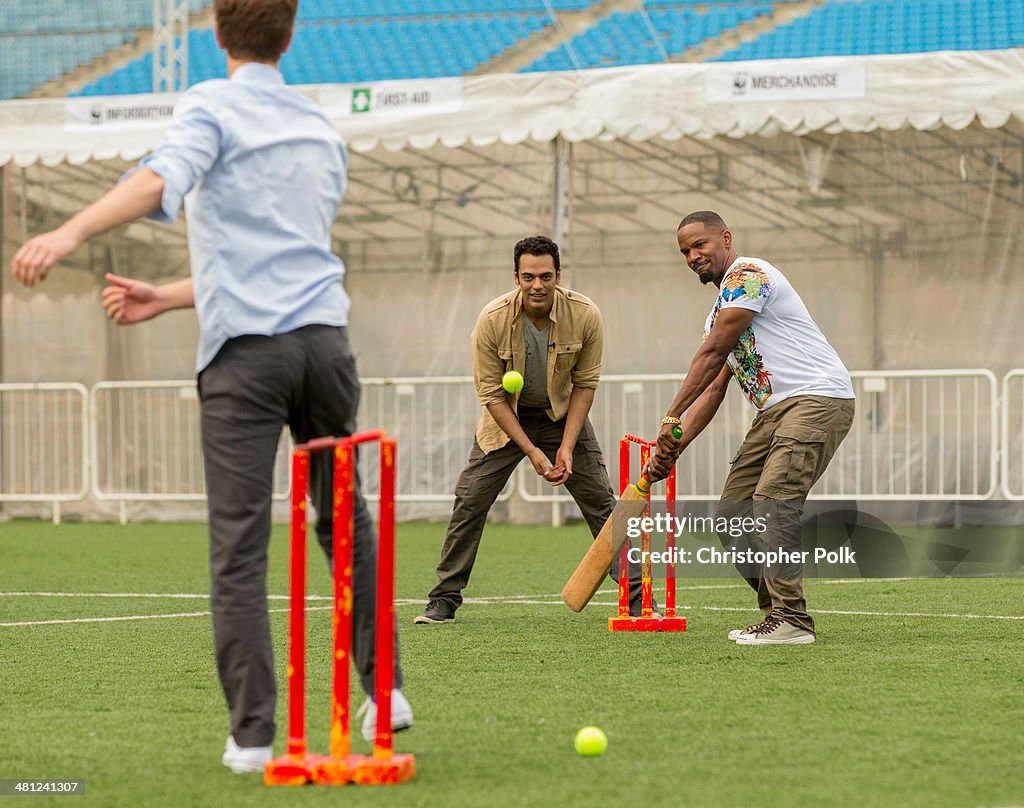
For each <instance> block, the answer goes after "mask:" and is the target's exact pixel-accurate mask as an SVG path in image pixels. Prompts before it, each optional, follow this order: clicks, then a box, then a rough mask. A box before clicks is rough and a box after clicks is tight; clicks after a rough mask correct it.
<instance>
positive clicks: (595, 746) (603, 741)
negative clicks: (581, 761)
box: [576, 727, 608, 757]
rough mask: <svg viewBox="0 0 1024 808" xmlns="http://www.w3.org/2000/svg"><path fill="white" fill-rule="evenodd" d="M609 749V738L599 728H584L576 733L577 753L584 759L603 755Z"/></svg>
mask: <svg viewBox="0 0 1024 808" xmlns="http://www.w3.org/2000/svg"><path fill="white" fill-rule="evenodd" d="M607 748H608V736H607V735H605V734H604V732H602V731H601V730H600V729H598V728H597V727H584V728H583V729H581V730H580V731H579V732H577V733H576V751H577V752H578V753H579V754H580V755H582V756H583V757H597V756H598V755H603V754H604V750H605V749H607Z"/></svg>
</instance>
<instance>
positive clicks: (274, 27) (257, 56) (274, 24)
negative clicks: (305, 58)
mask: <svg viewBox="0 0 1024 808" xmlns="http://www.w3.org/2000/svg"><path fill="white" fill-rule="evenodd" d="M298 9H299V0H213V14H214V17H215V19H216V20H217V31H218V33H219V34H220V41H221V44H222V45H223V46H224V48H225V50H227V52H228V54H229V55H230V56H231V57H232V58H234V59H254V60H256V61H260V62H276V61H277V60H278V59H280V58H281V54H282V53H284V49H285V48H286V47H288V40H289V38H290V37H291V35H292V28H293V27H294V25H295V14H296V12H297V11H298Z"/></svg>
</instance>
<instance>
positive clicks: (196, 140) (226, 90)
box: [12, 0, 413, 772]
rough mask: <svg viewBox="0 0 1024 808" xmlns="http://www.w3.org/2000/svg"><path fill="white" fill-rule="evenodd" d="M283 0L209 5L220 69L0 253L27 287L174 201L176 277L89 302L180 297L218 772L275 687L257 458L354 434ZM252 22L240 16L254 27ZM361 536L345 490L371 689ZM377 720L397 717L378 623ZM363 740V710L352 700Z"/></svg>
mask: <svg viewBox="0 0 1024 808" xmlns="http://www.w3.org/2000/svg"><path fill="white" fill-rule="evenodd" d="M297 2H298V0H215V2H214V13H215V16H216V23H217V41H218V44H219V45H220V46H221V47H222V48H223V49H224V50H226V51H227V61H228V78H227V79H216V80H212V81H206V82H203V83H201V84H199V85H197V86H195V87H193V88H191V89H190V90H189V91H188V92H186V93H185V94H184V95H183V97H182V98H181V100H180V101H179V102H178V105H177V106H176V108H175V111H174V118H173V121H172V122H171V124H170V125H169V126H168V129H167V133H166V139H165V141H164V143H163V144H162V145H160V146H159V147H158V148H157V149H156V150H155V151H154V152H153V153H152V154H151V155H149V156H148V157H146V158H144V159H143V160H142V161H141V163H140V164H139V166H137V167H136V168H135V169H133V170H132V171H130V172H129V173H128V174H126V175H125V177H124V178H123V179H122V181H121V182H120V183H119V184H118V186H117V187H116V188H114V189H113V190H111V191H110V192H109V193H107V194H106V195H105V196H104V197H103V198H101V199H100V200H99V201H97V202H96V203H94V204H93V205H91V206H89V207H88V208H86V209H85V210H83V211H82V212H81V213H79V214H78V215H76V216H74V217H73V218H71V219H70V220H69V221H68V222H66V223H65V224H64V225H62V226H61V227H59V228H57V229H56V230H53V231H51V232H49V233H45V234H43V235H41V236H37V237H36V238H33V239H31V240H30V241H28V242H26V243H25V244H24V245H23V246H22V248H21V249H20V250H19V251H18V252H17V254H16V255H15V256H14V259H13V261H12V268H13V271H14V277H15V278H16V279H17V280H18V281H20V282H21V283H23V284H25V285H26V286H32V285H33V284H34V283H35V281H36V280H42V279H44V278H45V277H46V275H47V274H48V273H49V271H50V270H51V269H52V268H53V266H54V265H55V264H56V263H57V262H58V261H59V260H60V259H62V258H64V257H65V256H67V255H68V254H69V253H71V252H73V251H74V250H75V249H77V248H78V247H79V246H80V245H81V244H83V243H84V242H85V241H87V240H88V239H90V238H92V237H93V236H96V235H99V234H100V233H104V232H106V231H107V230H109V229H111V228H113V227H116V226H118V225H121V224H125V223H127V222H130V221H133V220H135V219H137V218H140V217H144V216H149V217H152V218H154V219H157V220H158V221H164V222H173V221H174V220H175V218H176V217H177V215H178V211H179V210H180V208H181V206H182V201H183V200H185V211H186V219H187V222H188V240H189V254H190V259H191V271H192V277H191V278H189V279H185V280H181V281H176V282H173V283H169V284H164V285H161V286H152V285H150V284H146V283H141V282H138V281H133V280H130V279H127V278H121V277H118V276H115V275H108V276H107V280H108V282H109V283H110V286H108V287H107V288H106V289H105V290H104V293H103V302H104V306H105V308H106V310H107V314H108V315H109V316H110V317H111V318H112V319H114V320H115V321H117V322H119V323H122V324H128V323H137V322H141V321H143V320H148V319H150V318H152V317H155V316H157V315H159V314H161V313H163V312H165V311H168V310H170V309H175V308H185V307H189V306H193V305H194V306H195V308H196V311H197V314H198V317H199V326H200V341H199V351H198V357H197V361H196V371H197V373H198V377H199V378H198V387H199V396H200V402H201V413H202V441H203V458H204V464H205V472H206V488H207V497H208V502H209V523H210V602H211V609H212V611H213V627H214V642H215V648H216V655H217V668H218V673H219V675H220V681H221V686H222V687H223V690H224V694H225V697H226V699H227V703H228V709H229V712H230V719H231V735H230V736H229V738H228V742H227V746H226V748H225V752H224V755H223V758H222V760H223V763H224V765H226V766H228V767H229V768H231V769H232V770H233V771H238V772H245V771H262V770H263V766H264V764H265V763H266V762H267V761H269V760H270V758H271V756H272V741H273V738H274V731H275V725H274V708H275V702H276V685H275V681H274V664H273V653H272V646H271V637H270V626H269V619H268V616H267V594H266V569H267V545H268V543H269V539H270V511H271V493H272V483H273V471H274V459H275V455H276V451H277V444H278V439H279V437H280V434H281V430H282V428H283V427H284V426H285V425H287V426H288V427H289V428H290V429H291V432H292V435H293V436H294V437H295V439H296V441H297V442H305V441H307V440H309V439H311V438H315V437H321V436H325V435H335V436H343V435H350V434H352V433H353V432H354V431H355V416H356V410H357V407H358V403H359V380H358V376H357V374H356V366H355V359H354V357H353V355H352V351H351V349H350V347H349V343H348V335H347V327H346V326H347V324H348V310H349V299H348V296H347V295H346V293H345V289H344V286H343V285H342V278H343V276H344V271H345V268H344V266H343V264H342V263H341V261H340V260H339V259H338V258H337V257H336V256H334V255H333V254H332V253H331V251H330V243H331V224H332V223H333V222H334V218H335V215H336V214H337V209H338V205H339V204H340V203H341V198H342V195H343V194H344V192H345V184H346V169H347V160H348V158H347V155H346V152H345V147H344V144H343V142H342V140H341V137H340V136H339V134H338V133H337V131H336V130H335V129H334V127H333V126H331V124H330V122H329V121H328V120H327V119H326V118H325V117H324V116H323V114H322V113H321V112H320V110H319V109H318V108H317V107H316V105H315V104H314V103H313V102H312V101H310V100H309V99H307V98H305V97H304V96H302V95H300V94H298V93H296V92H294V91H293V90H290V89H289V88H288V87H286V86H285V83H284V79H283V78H282V76H281V73H280V72H279V71H278V69H277V65H278V62H279V60H280V57H281V54H282V53H283V52H284V51H285V49H286V48H287V47H288V44H289V42H290V40H291V35H292V29H293V24H294V19H295V13H296V10H297ZM257 22H258V24H256V23H257ZM311 461H312V462H311V486H310V491H311V493H312V497H313V501H314V504H315V505H316V511H317V514H318V523H317V535H318V537H319V539H320V543H321V545H322V546H323V548H324V550H325V552H326V553H327V555H328V558H330V556H331V550H332V543H331V536H332V530H331V528H332V524H331V512H332V508H331V504H330V503H331V500H332V494H331V490H332V486H331V477H332V468H331V464H330V461H331V458H330V456H329V453H323V452H321V453H317V454H314V455H313V457H312V458H311ZM375 545H376V536H375V534H374V530H373V524H372V519H371V516H370V514H369V511H368V510H367V508H366V503H365V501H364V500H363V497H362V495H361V494H360V493H359V491H358V489H357V491H356V502H355V542H354V559H353V567H354V569H353V579H354V593H353V594H354V627H353V647H352V651H353V658H354V660H355V664H356V668H357V670H358V672H359V676H360V681H361V683H362V685H363V689H364V690H365V691H366V692H367V693H368V694H369V693H372V692H373V688H374V620H375V614H374V607H375V602H374V582H375V579H376V569H375V565H376V553H375ZM395 643H396V649H395V679H394V685H395V690H394V691H393V693H394V697H393V700H392V727H393V728H394V729H395V730H398V729H405V728H406V727H408V726H410V725H411V724H412V718H413V717H412V710H411V708H410V707H409V704H408V702H407V701H406V700H405V697H404V696H403V695H402V692H401V689H400V688H401V686H402V673H401V669H400V667H399V664H398V652H397V630H396V635H395ZM365 707H366V716H365V720H364V722H363V734H364V736H367V737H372V734H373V728H374V726H375V716H376V707H375V705H374V704H373V703H372V701H371V700H369V699H368V700H367V704H366V705H365Z"/></svg>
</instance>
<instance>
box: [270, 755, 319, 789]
mask: <svg viewBox="0 0 1024 808" xmlns="http://www.w3.org/2000/svg"><path fill="white" fill-rule="evenodd" d="M323 759H324V758H323V756H322V755H290V754H284V755H279V756H278V757H276V758H274V759H273V760H271V761H270V763H268V764H267V765H266V766H265V767H264V768H263V782H264V783H266V784H267V785H268V786H304V785H306V783H311V782H313V771H314V770H315V769H316V767H317V766H318V765H319V764H320V761H322V760H323Z"/></svg>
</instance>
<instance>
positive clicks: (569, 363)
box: [555, 342, 583, 375]
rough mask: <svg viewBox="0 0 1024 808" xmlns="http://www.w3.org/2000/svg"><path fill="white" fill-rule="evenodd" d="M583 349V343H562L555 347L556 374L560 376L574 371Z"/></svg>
mask: <svg viewBox="0 0 1024 808" xmlns="http://www.w3.org/2000/svg"><path fill="white" fill-rule="evenodd" d="M582 349H583V343H582V342H562V343H559V344H557V345H555V374H556V375H560V374H564V373H568V372H569V371H570V370H572V369H573V367H575V365H576V358H577V357H578V356H579V355H580V351H581V350H582Z"/></svg>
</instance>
